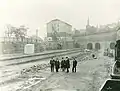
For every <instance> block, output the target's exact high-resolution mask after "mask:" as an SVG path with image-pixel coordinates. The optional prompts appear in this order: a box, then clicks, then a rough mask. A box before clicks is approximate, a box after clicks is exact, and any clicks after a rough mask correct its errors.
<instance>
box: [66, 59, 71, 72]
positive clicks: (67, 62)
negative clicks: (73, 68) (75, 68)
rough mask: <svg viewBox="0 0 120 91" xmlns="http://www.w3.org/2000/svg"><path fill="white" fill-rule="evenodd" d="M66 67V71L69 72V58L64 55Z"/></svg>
mask: <svg viewBox="0 0 120 91" xmlns="http://www.w3.org/2000/svg"><path fill="white" fill-rule="evenodd" d="M66 68H67V73H68V72H69V68H70V60H69V58H68V57H66Z"/></svg>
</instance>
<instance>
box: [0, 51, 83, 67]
mask: <svg viewBox="0 0 120 91" xmlns="http://www.w3.org/2000/svg"><path fill="white" fill-rule="evenodd" d="M78 52H82V51H81V50H80V49H72V50H64V51H58V52H52V53H44V54H39V55H38V54H37V55H28V56H23V57H18V58H11V59H6V60H4V61H3V60H2V61H0V64H2V65H0V67H4V66H12V65H20V64H26V63H30V62H36V61H40V60H43V59H49V58H51V57H54V56H64V55H67V54H72V53H78Z"/></svg>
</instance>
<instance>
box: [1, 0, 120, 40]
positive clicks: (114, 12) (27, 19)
mask: <svg viewBox="0 0 120 91" xmlns="http://www.w3.org/2000/svg"><path fill="white" fill-rule="evenodd" d="M88 17H89V18H90V23H91V25H95V26H96V25H97V24H98V25H103V24H108V23H112V22H117V21H118V20H119V19H120V0H0V31H1V32H2V31H3V30H4V27H5V25H6V24H11V25H13V26H19V25H25V26H27V27H29V28H30V30H29V33H28V34H30V35H32V34H35V30H36V29H39V36H41V37H42V38H43V37H44V36H45V35H46V27H45V26H46V23H47V22H49V21H50V20H52V19H55V18H58V19H61V20H63V21H66V22H67V23H70V24H72V25H73V28H77V29H83V28H85V25H86V21H87V18H88Z"/></svg>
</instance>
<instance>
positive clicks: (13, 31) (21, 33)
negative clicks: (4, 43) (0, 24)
mask: <svg viewBox="0 0 120 91" xmlns="http://www.w3.org/2000/svg"><path fill="white" fill-rule="evenodd" d="M27 30H28V28H26V27H25V26H24V25H22V26H20V27H13V26H12V25H7V32H6V33H7V35H8V37H11V36H13V35H14V36H15V38H16V39H17V40H18V39H19V38H20V39H21V41H23V39H24V38H25V37H26V35H27Z"/></svg>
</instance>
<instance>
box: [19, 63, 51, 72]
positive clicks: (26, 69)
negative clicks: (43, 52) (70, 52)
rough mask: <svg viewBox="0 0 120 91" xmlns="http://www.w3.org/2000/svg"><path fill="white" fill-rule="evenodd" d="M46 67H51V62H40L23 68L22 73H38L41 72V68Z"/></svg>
mask: <svg viewBox="0 0 120 91" xmlns="http://www.w3.org/2000/svg"><path fill="white" fill-rule="evenodd" d="M46 67H50V64H49V63H48V64H38V65H33V66H32V67H30V68H25V69H22V71H21V74H27V73H36V72H39V70H42V69H45V68H46Z"/></svg>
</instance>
